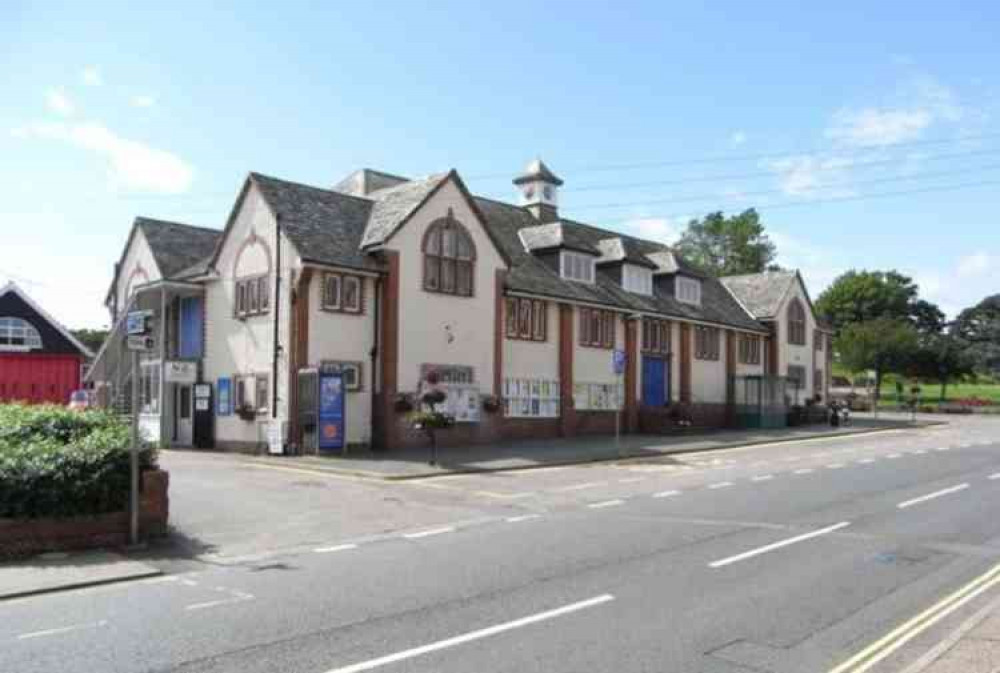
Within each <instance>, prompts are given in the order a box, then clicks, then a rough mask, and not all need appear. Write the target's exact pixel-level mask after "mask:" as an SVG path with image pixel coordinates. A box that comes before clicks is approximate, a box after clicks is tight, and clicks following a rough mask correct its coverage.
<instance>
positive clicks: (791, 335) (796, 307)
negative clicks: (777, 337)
mask: <svg viewBox="0 0 1000 673" xmlns="http://www.w3.org/2000/svg"><path fill="white" fill-rule="evenodd" d="M788 343H790V344H792V345H795V346H805V345H806V310H805V309H804V308H802V302H801V301H799V300H798V299H793V300H792V303H790V304H789V305H788Z"/></svg>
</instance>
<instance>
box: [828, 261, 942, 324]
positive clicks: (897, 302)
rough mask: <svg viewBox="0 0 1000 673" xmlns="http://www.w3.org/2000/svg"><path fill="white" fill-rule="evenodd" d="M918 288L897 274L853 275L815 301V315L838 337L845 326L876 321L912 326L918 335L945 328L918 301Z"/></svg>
mask: <svg viewBox="0 0 1000 673" xmlns="http://www.w3.org/2000/svg"><path fill="white" fill-rule="evenodd" d="M918 290H919V288H918V287H917V284H916V283H914V282H913V279H912V278H910V277H909V276H904V275H903V274H901V273H899V272H898V271H855V270H853V269H852V270H851V271H848V272H846V273H844V274H842V275H841V276H840V277H838V278H837V279H836V280H835V281H834V282H833V284H832V285H830V287H828V288H827V289H826V290H825V291H824V292H823V294H821V295H820V296H819V298H818V299H817V300H816V312H817V313H819V314H820V315H821V316H824V317H825V318H826V319H827V320H828V321H830V323H832V324H833V327H834V330H836V331H837V333H840V331H841V330H843V329H844V328H845V327H846V326H847V325H850V324H853V323H860V322H867V321H871V320H875V319H878V318H886V319H889V320H898V321H902V322H907V323H909V324H911V325H913V326H914V327H915V328H916V329H917V330H918V331H919V332H920V333H921V334H937V333H940V332H941V330H942V329H943V328H944V313H942V312H941V309H939V308H938V307H937V306H935V305H934V304H932V303H931V302H929V301H926V300H923V299H920V297H919V296H918Z"/></svg>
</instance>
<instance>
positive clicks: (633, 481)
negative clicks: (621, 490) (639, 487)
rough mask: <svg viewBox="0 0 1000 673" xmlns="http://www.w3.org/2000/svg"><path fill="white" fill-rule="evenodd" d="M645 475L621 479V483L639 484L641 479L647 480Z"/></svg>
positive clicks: (619, 481)
mask: <svg viewBox="0 0 1000 673" xmlns="http://www.w3.org/2000/svg"><path fill="white" fill-rule="evenodd" d="M645 479H646V478H645V477H628V478H627V479H619V480H618V483H619V484H638V483H639V482H640V481H645Z"/></svg>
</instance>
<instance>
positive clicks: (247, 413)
mask: <svg viewBox="0 0 1000 673" xmlns="http://www.w3.org/2000/svg"><path fill="white" fill-rule="evenodd" d="M236 415H237V416H239V418H240V420H243V421H255V420H257V410H256V409H252V408H250V407H239V408H238V409H236Z"/></svg>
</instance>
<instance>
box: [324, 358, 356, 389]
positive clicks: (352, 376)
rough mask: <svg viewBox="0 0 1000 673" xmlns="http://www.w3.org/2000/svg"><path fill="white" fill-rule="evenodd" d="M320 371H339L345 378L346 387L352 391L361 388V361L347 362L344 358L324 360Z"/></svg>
mask: <svg viewBox="0 0 1000 673" xmlns="http://www.w3.org/2000/svg"><path fill="white" fill-rule="evenodd" d="M319 368H320V371H322V372H323V373H338V374H340V375H341V376H342V378H343V380H344V389H345V390H351V391H358V390H361V380H362V379H361V363H360V362H347V361H343V360H323V362H321V363H320V366H319Z"/></svg>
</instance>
